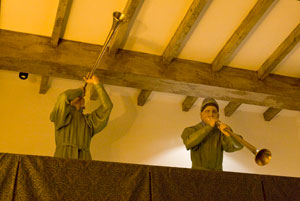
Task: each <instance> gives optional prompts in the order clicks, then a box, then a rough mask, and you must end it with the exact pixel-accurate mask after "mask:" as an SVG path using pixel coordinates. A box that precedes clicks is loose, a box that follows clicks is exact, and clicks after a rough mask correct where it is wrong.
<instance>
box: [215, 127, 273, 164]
mask: <svg viewBox="0 0 300 201" xmlns="http://www.w3.org/2000/svg"><path fill="white" fill-rule="evenodd" d="M220 124H221V121H217V122H216V125H217V126H219V125H220ZM226 132H228V133H229V134H230V136H231V137H233V138H234V139H235V140H237V141H238V142H239V143H241V144H242V145H244V146H245V147H247V148H248V149H249V150H250V151H251V152H252V153H253V154H254V155H255V162H256V164H257V165H260V166H263V165H266V164H268V163H269V162H270V160H271V158H272V153H271V151H270V150H268V149H261V150H258V149H257V148H256V147H255V146H253V145H251V144H250V143H248V142H247V141H246V140H244V139H242V138H241V137H240V136H238V135H236V134H235V133H233V132H232V131H231V130H229V129H226Z"/></svg>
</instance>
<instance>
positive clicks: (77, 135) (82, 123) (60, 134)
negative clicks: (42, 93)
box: [50, 84, 113, 160]
mask: <svg viewBox="0 0 300 201" xmlns="http://www.w3.org/2000/svg"><path fill="white" fill-rule="evenodd" d="M94 87H95V89H96V91H97V92H98V97H99V99H98V100H99V102H100V106H99V107H98V108H97V109H96V110H95V111H93V112H92V113H91V114H83V113H82V112H81V111H77V110H76V108H75V107H73V106H71V105H70V101H71V100H73V99H74V98H76V97H78V96H80V95H81V94H82V93H83V90H82V89H81V88H79V89H70V90H67V91H65V92H63V93H62V94H60V95H59V97H58V100H57V102H56V104H55V106H54V108H53V111H52V113H51V115H50V120H51V121H52V122H53V123H54V124H55V142H56V150H55V154H54V156H55V157H62V158H73V159H85V160H91V159H92V157H91V153H90V142H91V139H92V137H93V136H94V135H95V134H96V133H98V132H100V131H101V130H102V129H103V128H104V127H105V126H106V125H107V122H108V119H109V116H110V112H111V110H112V107H113V104H112V102H111V100H110V98H109V96H108V95H107V93H106V91H105V89H104V88H103V86H102V85H101V84H98V85H94Z"/></svg>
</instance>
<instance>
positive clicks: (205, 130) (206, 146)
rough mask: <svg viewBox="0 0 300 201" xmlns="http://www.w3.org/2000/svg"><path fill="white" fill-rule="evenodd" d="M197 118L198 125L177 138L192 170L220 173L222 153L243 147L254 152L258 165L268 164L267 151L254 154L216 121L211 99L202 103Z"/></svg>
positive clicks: (217, 109)
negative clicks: (187, 155)
mask: <svg viewBox="0 0 300 201" xmlns="http://www.w3.org/2000/svg"><path fill="white" fill-rule="evenodd" d="M200 116H201V119H202V122H200V123H198V124H197V125H195V126H191V127H187V128H185V129H184V131H183V133H182V135H181V138H182V140H183V143H184V145H185V146H186V149H187V150H190V152H191V160H192V168H193V169H202V170H223V165H222V163H223V151H226V152H235V151H238V150H241V149H242V148H243V147H244V146H246V147H247V148H248V149H249V148H250V149H251V151H252V152H253V153H255V155H256V158H257V159H255V161H256V162H257V164H258V165H265V164H267V163H268V162H269V161H270V159H271V152H270V151H269V150H266V149H263V150H261V151H258V150H257V149H256V148H255V147H254V146H252V145H251V144H249V143H247V142H246V141H245V140H243V138H242V137H241V136H239V135H236V134H234V133H233V132H232V129H231V128H230V127H229V126H228V125H226V124H224V123H222V122H221V121H220V120H219V105H218V103H217V102H216V100H215V99H213V98H205V99H204V100H203V102H202V106H201V111H200Z"/></svg>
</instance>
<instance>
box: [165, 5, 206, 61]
mask: <svg viewBox="0 0 300 201" xmlns="http://www.w3.org/2000/svg"><path fill="white" fill-rule="evenodd" d="M207 2H208V1H207V0H194V1H193V3H192V5H191V6H190V8H189V10H188V11H187V13H186V15H185V17H184V18H183V20H182V21H181V23H180V25H179V27H178V28H177V30H176V32H175V34H174V35H173V37H172V39H171V41H170V42H169V44H168V46H167V48H166V49H165V51H164V53H163V55H162V60H163V63H164V64H169V63H170V62H171V61H172V60H173V59H174V58H175V57H177V56H178V54H179V51H180V49H181V47H182V46H183V43H184V41H185V40H186V37H187V35H188V33H189V32H190V31H191V29H192V27H193V25H194V24H195V22H196V21H197V19H198V17H199V15H200V13H201V11H202V10H203V8H204V7H205V5H206V4H207Z"/></svg>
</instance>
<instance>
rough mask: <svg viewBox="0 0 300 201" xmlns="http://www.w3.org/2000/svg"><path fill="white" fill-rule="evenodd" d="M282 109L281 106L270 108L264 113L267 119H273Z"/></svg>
mask: <svg viewBox="0 0 300 201" xmlns="http://www.w3.org/2000/svg"><path fill="white" fill-rule="evenodd" d="M280 111H281V109H279V108H272V107H270V108H268V109H267V110H266V111H265V112H264V114H263V115H264V119H265V121H271V120H272V119H273V118H274V117H275V116H276V115H277V114H278V113H279V112H280Z"/></svg>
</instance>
